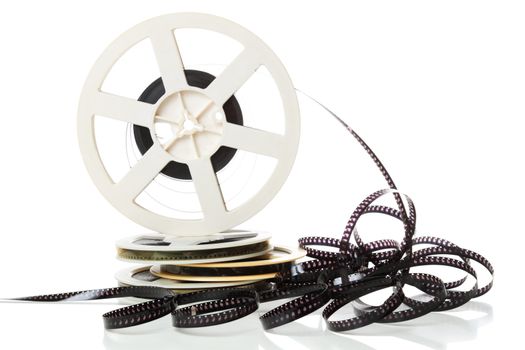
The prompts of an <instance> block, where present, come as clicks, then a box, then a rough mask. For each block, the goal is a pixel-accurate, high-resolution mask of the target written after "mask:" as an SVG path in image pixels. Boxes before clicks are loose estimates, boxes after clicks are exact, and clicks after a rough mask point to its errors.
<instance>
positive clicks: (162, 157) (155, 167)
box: [115, 144, 172, 201]
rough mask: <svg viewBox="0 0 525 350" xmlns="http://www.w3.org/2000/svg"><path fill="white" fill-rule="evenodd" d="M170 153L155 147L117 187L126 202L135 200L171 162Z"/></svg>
mask: <svg viewBox="0 0 525 350" xmlns="http://www.w3.org/2000/svg"><path fill="white" fill-rule="evenodd" d="M171 160H172V159H171V156H170V155H169V153H167V152H165V151H164V149H162V147H160V146H159V145H156V144H155V145H153V146H152V147H151V148H150V149H149V150H148V151H147V152H146V153H145V154H144V156H143V157H142V158H141V159H140V160H139V161H138V163H137V164H135V166H133V167H132V168H131V169H130V170H129V172H128V173H127V174H126V175H125V176H124V177H123V178H122V180H120V181H119V182H118V183H117V184H116V185H115V187H116V191H117V193H118V194H119V195H120V197H121V198H125V200H126V201H129V200H134V199H135V198H136V197H137V196H138V195H139V194H140V193H141V192H142V191H143V190H144V189H145V188H146V186H148V184H149V183H150V182H151V181H152V180H153V179H154V178H155V176H157V175H158V174H159V173H160V171H161V170H162V169H163V168H164V167H165V166H166V164H168V162H169V161H171Z"/></svg>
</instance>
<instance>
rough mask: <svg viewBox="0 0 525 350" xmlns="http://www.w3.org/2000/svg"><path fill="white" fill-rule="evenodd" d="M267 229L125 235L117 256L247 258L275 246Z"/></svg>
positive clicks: (183, 260) (194, 260)
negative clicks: (214, 232)
mask: <svg viewBox="0 0 525 350" xmlns="http://www.w3.org/2000/svg"><path fill="white" fill-rule="evenodd" d="M270 237H271V236H270V235H269V234H268V233H257V232H252V231H240V230H238V231H230V232H227V233H220V234H215V235H211V236H198V237H179V236H165V235H161V234H151V235H142V236H138V237H129V238H124V239H122V240H120V241H118V242H117V251H118V258H119V259H121V260H124V261H131V262H147V263H159V262H163V263H165V264H173V265H177V264H199V263H212V262H222V261H232V260H244V259H249V258H253V257H257V256H261V255H264V254H267V253H268V252H270V251H271V250H272V246H271V245H270V243H269V239H270Z"/></svg>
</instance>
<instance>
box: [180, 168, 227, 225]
mask: <svg viewBox="0 0 525 350" xmlns="http://www.w3.org/2000/svg"><path fill="white" fill-rule="evenodd" d="M188 167H189V168H190V173H191V178H192V180H193V184H194V186H195V191H196V192H197V195H198V196H199V201H200V204H201V208H202V212H203V214H204V218H205V220H213V219H214V218H221V217H223V216H224V214H225V213H226V205H225V204H224V198H223V197H222V192H221V188H220V186H219V182H218V181H217V176H216V175H215V171H214V170H213V166H212V164H211V160H210V158H199V159H195V160H192V161H191V162H189V163H188Z"/></svg>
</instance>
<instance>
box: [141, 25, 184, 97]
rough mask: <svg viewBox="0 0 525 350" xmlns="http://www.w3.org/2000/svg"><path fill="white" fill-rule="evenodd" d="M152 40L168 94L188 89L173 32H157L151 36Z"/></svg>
mask: <svg viewBox="0 0 525 350" xmlns="http://www.w3.org/2000/svg"><path fill="white" fill-rule="evenodd" d="M150 40H151V43H152V45H153V51H155V57H156V58H157V63H158V65H159V70H160V75H161V77H162V83H163V84H164V88H165V89H166V92H171V91H176V90H180V89H183V88H185V87H187V82H186V76H185V74H184V64H183V62H182V58H181V56H180V52H179V47H178V45H177V41H176V40H175V35H174V34H173V31H171V30H159V31H156V32H155V33H153V34H151V35H150Z"/></svg>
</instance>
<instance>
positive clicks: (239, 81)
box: [206, 49, 261, 106]
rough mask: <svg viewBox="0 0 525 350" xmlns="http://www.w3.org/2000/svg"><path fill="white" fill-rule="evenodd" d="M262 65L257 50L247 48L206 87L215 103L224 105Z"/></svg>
mask: <svg viewBox="0 0 525 350" xmlns="http://www.w3.org/2000/svg"><path fill="white" fill-rule="evenodd" d="M260 65H261V62H260V59H259V57H258V55H257V52H256V51H255V50H250V49H245V50H244V51H242V52H241V53H240V54H239V55H238V56H237V57H236V58H235V59H234V60H233V62H231V63H230V64H229V65H228V66H227V67H226V68H225V69H224V71H223V72H222V73H221V74H220V75H219V76H218V77H217V78H216V79H215V80H214V81H212V83H211V84H210V86H208V87H207V88H206V93H207V94H208V96H210V97H211V98H212V99H213V100H214V101H215V103H217V104H218V105H221V106H222V105H223V104H224V103H225V102H226V101H227V100H228V99H229V98H230V97H231V96H232V95H233V94H234V93H235V92H236V91H237V90H239V88H240V87H241V86H242V85H244V83H245V82H246V81H247V80H248V79H249V78H250V77H251V76H252V75H253V73H255V71H256V70H257V68H259V66H260Z"/></svg>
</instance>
